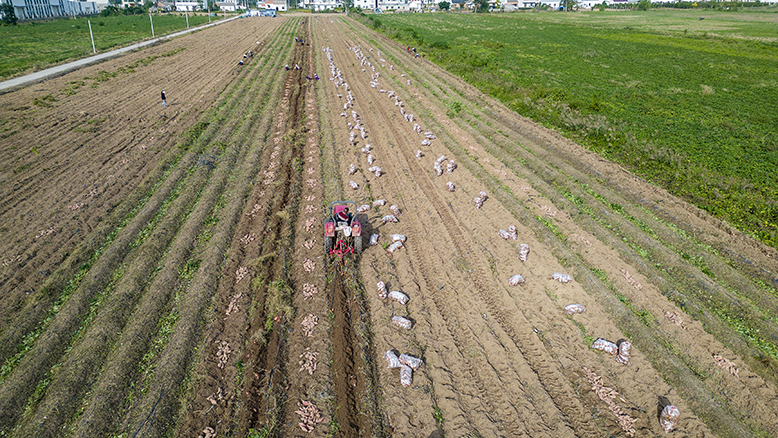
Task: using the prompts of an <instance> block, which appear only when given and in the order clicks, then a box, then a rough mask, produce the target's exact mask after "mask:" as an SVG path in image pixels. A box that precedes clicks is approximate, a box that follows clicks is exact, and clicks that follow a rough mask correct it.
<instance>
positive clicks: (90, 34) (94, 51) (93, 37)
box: [86, 20, 97, 53]
mask: <svg viewBox="0 0 778 438" xmlns="http://www.w3.org/2000/svg"><path fill="white" fill-rule="evenodd" d="M86 22H87V23H89V38H92V53H97V49H95V36H94V34H92V20H86Z"/></svg>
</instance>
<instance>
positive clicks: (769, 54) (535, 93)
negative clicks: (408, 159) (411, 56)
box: [362, 9, 778, 246]
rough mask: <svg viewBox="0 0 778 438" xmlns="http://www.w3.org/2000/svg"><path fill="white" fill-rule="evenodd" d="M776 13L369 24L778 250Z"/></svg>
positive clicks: (387, 18) (414, 17)
mask: <svg viewBox="0 0 778 438" xmlns="http://www.w3.org/2000/svg"><path fill="white" fill-rule="evenodd" d="M773 11H774V9H767V10H763V11H761V12H752V11H748V12H745V11H740V12H734V13H726V12H718V11H710V10H706V11H700V10H692V11H671V10H668V11H649V12H642V13H641V12H633V11H628V12H627V11H625V12H614V11H609V12H587V13H561V12H547V13H511V14H456V13H430V14H384V15H380V16H376V15H371V16H363V18H362V19H363V22H364V23H366V24H367V25H369V26H372V27H374V28H376V29H378V30H380V31H382V32H384V33H386V34H387V35H388V36H390V37H392V38H394V39H396V40H398V41H400V42H401V43H402V44H404V45H405V44H408V45H411V46H413V47H416V48H417V50H418V51H419V52H420V53H422V54H424V55H425V56H426V58H427V59H428V60H430V61H432V62H435V63H437V64H439V65H441V66H442V67H444V68H445V69H447V70H449V71H451V72H453V73H455V74H457V75H459V76H461V77H462V78H464V79H465V80H466V81H468V82H469V83H471V84H473V85H474V86H476V87H478V88H479V89H480V90H482V91H484V92H486V93H488V94H489V95H491V96H493V97H495V98H498V99H499V100H501V101H502V102H504V103H505V104H506V105H508V106H509V107H510V108H512V109H514V110H516V111H518V112H519V113H521V114H523V115H525V116H527V117H530V118H532V119H534V120H536V121H538V122H540V123H542V124H544V125H547V126H551V127H554V128H556V129H558V130H560V131H561V132H563V133H564V134H565V135H567V136H568V137H571V138H573V139H575V140H576V141H579V142H580V143H582V144H583V145H585V146H586V147H588V148H590V149H592V150H594V151H597V152H598V153H600V154H602V155H603V156H605V157H607V158H609V159H611V160H614V161H617V162H619V163H621V164H623V165H625V166H626V167H628V168H629V169H630V170H632V171H633V172H635V173H637V174H639V175H641V176H643V177H645V178H647V179H648V180H650V181H652V182H655V183H656V184H658V185H661V186H663V187H665V188H666V189H668V190H670V191H671V192H672V193H674V194H676V195H678V196H681V197H683V198H684V199H686V200H688V201H690V202H692V203H694V204H696V205H698V206H699V207H701V208H703V209H705V210H707V211H709V212H711V213H713V214H714V215H716V216H718V217H720V218H722V219H725V220H727V221H728V222H730V223H732V224H733V225H734V226H736V227H738V228H739V229H740V230H742V231H744V232H745V233H747V234H749V235H752V236H754V237H756V238H758V239H760V240H762V241H764V242H767V243H768V244H770V245H772V246H776V245H778V233H776V232H777V231H778V172H776V166H777V165H778V132H776V126H778V104H777V102H778V44H777V43H776V42H775V41H776V37H778V26H776V22H778V14H776V13H774V12H773ZM700 17H706V19H705V20H699V18H700ZM452 104H454V105H455V104H456V103H455V102H452Z"/></svg>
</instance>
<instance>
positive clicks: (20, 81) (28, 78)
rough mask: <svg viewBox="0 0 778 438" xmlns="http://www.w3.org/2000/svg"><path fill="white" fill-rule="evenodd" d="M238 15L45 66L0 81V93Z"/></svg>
mask: <svg viewBox="0 0 778 438" xmlns="http://www.w3.org/2000/svg"><path fill="white" fill-rule="evenodd" d="M237 18H240V17H232V18H228V19H226V20H219V21H214V22H212V23H208V24H204V25H202V26H198V27H193V28H190V29H186V30H182V31H181V32H176V33H172V34H170V35H165V36H162V37H159V38H154V39H152V40H148V41H144V42H142V43H138V44H133V45H131V46H127V47H123V48H121V49H116V50H111V51H110V52H105V53H101V54H99V55H95V56H90V57H89V58H83V59H79V60H78V61H73V62H68V63H67V64H62V65H58V66H56V67H51V68H47V69H46V70H41V71H38V72H35V73H30V74H28V75H25V76H20V77H18V78H13V79H9V80H7V81H3V82H0V93H3V92H5V91H10V90H11V89H15V88H20V87H26V86H28V85H31V84H35V83H38V82H41V81H43V80H46V79H48V78H51V77H54V76H59V75H62V74H65V73H67V72H70V71H73V70H77V69H79V68H81V67H84V66H87V65H91V64H95V63H97V62H100V61H103V60H106V59H109V58H113V57H116V56H119V55H121V54H122V53H125V52H129V51H131V50H136V49H140V48H141V47H145V46H148V45H151V44H155V43H158V42H160V41H163V40H166V39H170V38H175V37H177V36H181V35H184V34H187V33H189V32H194V31H196V30H202V29H205V28H206V27H211V26H216V25H217V24H221V23H226V22H228V21H232V20H235V19H237Z"/></svg>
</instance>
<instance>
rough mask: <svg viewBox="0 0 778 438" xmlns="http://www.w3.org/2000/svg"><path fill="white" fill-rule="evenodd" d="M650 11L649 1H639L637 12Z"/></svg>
mask: <svg viewBox="0 0 778 438" xmlns="http://www.w3.org/2000/svg"><path fill="white" fill-rule="evenodd" d="M649 9H651V0H640V1H639V2H638V11H647V10H649Z"/></svg>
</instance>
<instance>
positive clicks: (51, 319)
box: [0, 15, 778, 438]
mask: <svg viewBox="0 0 778 438" xmlns="http://www.w3.org/2000/svg"><path fill="white" fill-rule="evenodd" d="M225 40H229V41H230V42H231V43H230V44H227V45H216V44H215V43H214V41H225ZM299 40H302V41H303V42H302V43H300V42H299ZM249 50H252V51H253V52H254V53H255V55H254V56H253V57H250V58H246V59H245V60H244V61H245V62H244V65H242V66H239V65H237V62H238V60H241V59H244V58H243V54H245V53H246V52H248V51H249ZM295 65H298V66H299V67H300V68H299V69H296V68H295ZM285 66H288V67H289V69H286V68H285ZM101 70H102V71H101ZM316 77H318V78H319V79H318V80H317V79H315V78H316ZM161 89H165V91H166V92H167V94H168V99H169V100H168V104H169V107H168V108H166V109H165V108H162V107H161V102H159V91H160V90H161ZM0 99H1V101H2V103H3V105H2V106H0V112H1V113H0V119H2V120H3V121H4V122H3V124H2V138H3V143H2V144H3V146H2V148H1V150H0V163H2V164H0V203H2V206H3V209H2V212H1V213H0V215H1V216H0V223H1V224H2V229H0V232H1V233H2V234H0V235H2V236H3V237H4V239H3V240H2V245H3V246H2V250H3V251H2V254H3V256H2V258H3V260H2V266H1V267H0V268H2V269H1V270H0V291H1V292H2V295H0V297H1V298H0V300H2V301H0V303H1V304H2V305H1V306H0V309H2V319H0V354H1V356H0V360H2V361H3V362H4V365H3V368H2V372H0V432H2V433H3V434H5V435H7V436H112V435H122V434H124V436H132V435H133V434H139V435H138V436H163V435H169V434H175V435H177V436H187V437H191V436H202V437H207V438H210V437H216V436H311V435H310V434H309V433H307V431H308V430H311V431H312V432H310V433H311V434H313V436H325V435H331V436H343V437H355V436H403V437H429V436H444V435H445V436H450V437H465V436H467V437H475V436H484V437H487V436H505V437H514V436H532V437H542V436H548V437H559V436H571V437H572V436H581V437H589V436H607V435H614V436H654V435H664V432H663V431H662V429H661V427H660V423H659V419H658V417H659V413H660V412H661V410H662V408H664V407H665V406H666V405H668V404H672V405H674V406H677V407H678V409H679V410H680V412H681V417H680V419H679V420H678V424H677V427H676V431H678V432H680V433H682V434H683V435H685V436H711V435H715V436H769V435H776V434H778V429H776V424H778V408H776V406H778V405H776V403H775V401H776V399H777V398H778V391H777V390H776V380H777V379H776V375H777V372H778V366H777V364H776V362H775V354H774V353H775V352H774V350H773V348H774V347H773V345H775V343H776V342H778V327H776V322H778V321H776V319H775V316H774V315H776V314H778V313H776V311H777V310H778V297H776V293H775V285H776V282H777V281H778V276H777V275H776V272H777V271H778V263H777V262H776V251H775V250H774V249H772V248H768V247H765V246H763V245H761V244H759V243H758V242H755V241H753V240H751V239H750V238H748V237H747V236H744V235H742V234H740V233H738V232H737V231H735V230H734V229H732V228H731V227H728V226H727V225H726V224H723V223H721V222H719V221H717V220H715V219H712V218H710V217H709V216H707V215H706V214H705V213H703V212H701V211H699V210H698V209H696V208H694V207H693V206H690V205H688V204H685V203H684V202H682V201H680V200H678V199H676V198H674V197H672V196H670V195H668V194H667V193H665V192H664V191H662V190H660V189H658V188H656V187H654V186H651V185H650V184H648V183H646V182H645V181H642V180H640V179H639V178H636V177H634V176H632V175H630V174H629V173H628V172H626V171H624V170H623V169H621V168H620V167H619V166H617V165H615V164H613V163H609V162H607V161H604V160H602V159H601V158H599V157H598V156H596V155H595V154H592V153H590V152H587V151H586V150H584V149H582V148H581V147H580V146H578V145H576V144H574V143H572V142H570V141H568V140H566V139H564V138H562V137H560V136H559V135H557V134H556V133H554V132H552V131H549V130H547V129H545V128H543V127H541V126H538V125H536V124H534V123H532V122H531V121H528V120H526V119H524V118H522V117H521V116H520V115H518V114H515V113H512V112H510V111H507V110H506V109H505V108H504V107H503V106H502V105H500V104H498V103H496V102H494V101H492V100H491V99H489V98H487V97H485V96H483V95H482V94H480V93H478V92H477V91H475V90H474V89H473V88H472V87H470V86H468V85H467V84H464V83H463V82H462V81H460V80H459V79H457V78H455V77H452V76H451V75H449V74H447V73H446V72H444V71H441V70H440V69H438V68H436V67H435V66H433V65H431V64H430V63H428V62H427V61H425V60H424V59H423V58H416V57H415V56H413V54H411V53H408V52H407V51H406V49H405V48H404V47H400V46H398V45H397V44H395V43H394V42H392V41H390V40H387V39H385V38H384V37H382V36H380V35H378V34H376V33H374V32H372V31H370V30H369V29H367V28H365V27H364V26H362V25H361V24H359V23H357V22H355V21H353V20H350V19H345V18H344V17H341V16H335V15H318V16H317V15H314V16H310V15H304V16H286V17H283V18H281V17H279V18H277V19H268V18H261V19H260V18H257V19H243V20H236V21H233V22H231V23H225V24H224V25H222V26H217V27H215V28H212V29H208V30H205V31H202V32H199V33H197V34H195V35H189V36H185V37H182V38H180V39H176V40H173V41H169V42H166V43H164V44H161V45H159V46H155V47H153V48H150V49H147V50H144V51H140V52H136V53H133V54H131V55H128V56H126V57H123V58H121V59H116V60H113V61H110V62H109V63H106V64H102V65H100V66H99V67H91V68H89V69H86V70H83V71H80V72H77V73H71V74H68V75H65V76H63V77H60V78H57V79H54V80H51V81H47V82H45V83H42V84H40V85H36V86H34V87H31V88H28V89H24V90H20V91H16V92H13V93H9V94H6V95H3V96H0ZM368 145H369V146H368ZM436 162H437V166H439V168H438V167H436ZM352 166H353V167H352ZM377 168H378V169H377ZM352 169H353V170H352ZM352 183H353V185H352ZM353 186H356V188H352V187H353ZM340 199H346V200H354V201H355V202H356V203H357V204H358V205H366V206H367V208H366V209H365V210H364V211H361V212H360V213H359V214H358V216H357V217H358V218H359V219H360V221H362V222H363V223H364V224H365V229H364V230H363V239H364V244H365V246H366V249H365V251H364V252H363V253H362V254H361V255H360V256H359V257H353V256H346V258H345V259H344V260H343V261H339V260H337V258H335V259H334V260H331V259H330V257H326V256H325V253H324V240H323V223H324V219H325V210H326V206H327V205H329V203H330V202H331V201H334V200H340ZM380 200H384V201H385V202H384V203H380V202H376V201H380ZM389 215H394V216H395V217H396V219H397V222H392V221H390V220H389V218H388V217H387V216H389ZM511 226H513V227H515V231H514V233H513V236H515V239H514V238H513V237H512V233H511V230H513V228H511ZM373 234H376V235H378V237H377V244H376V245H369V239H370V236H372V235H373ZM395 234H402V235H404V236H405V243H404V245H403V246H402V247H401V248H399V249H397V250H395V251H394V252H392V253H390V252H388V251H387V249H388V248H389V247H390V245H391V244H392V241H393V237H392V236H393V235H395ZM522 245H526V247H522ZM527 248H528V253H527ZM520 255H522V257H520ZM517 274H518V275H521V276H522V278H523V280H524V281H523V282H521V283H520V284H517V285H515V286H513V285H510V284H509V281H510V279H511V278H512V277H514V276H515V275H517ZM558 274H562V275H558ZM567 276H569V277H567ZM514 278H515V277H514ZM568 278H569V280H570V281H566V280H568ZM559 280H563V281H559ZM379 281H380V282H384V284H385V286H386V290H387V291H388V292H392V291H397V292H402V293H403V294H405V295H406V296H407V297H408V298H409V300H408V302H407V303H406V304H401V302H400V301H397V300H392V299H390V298H381V296H380V295H379V291H378V288H377V283H378V282H379ZM392 296H397V294H394V295H392ZM570 304H580V305H582V308H585V311H584V312H582V313H568V312H566V311H565V307H566V306H568V305H570ZM397 317H403V318H405V320H398V319H397ZM398 321H399V322H398ZM408 323H410V328H407V324H408ZM598 338H603V339H605V340H608V341H611V342H613V343H618V344H619V345H620V346H621V348H622V351H621V353H622V354H621V355H612V354H609V353H608V352H603V351H598V350H596V349H594V348H592V347H593V346H596V345H600V342H595V341H596V340H597V339H598ZM627 344H631V351H630V353H631V354H629V355H627V351H626V350H627V348H628V347H627ZM388 350H391V351H393V352H394V353H395V354H396V355H398V356H399V355H401V354H405V355H410V356H413V357H417V358H420V359H422V360H423V364H421V365H420V366H418V368H417V369H416V370H414V371H412V373H410V376H412V382H411V383H410V384H409V385H408V386H407V387H406V386H404V385H403V384H402V383H401V376H400V374H401V369H400V368H387V360H386V359H385V353H386V352H387V351H388ZM617 358H618V359H620V361H617ZM624 362H627V363H624ZM407 371H408V370H406V375H405V377H406V378H407V377H408V376H409V375H408V374H407ZM406 383H408V382H407V381H406Z"/></svg>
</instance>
